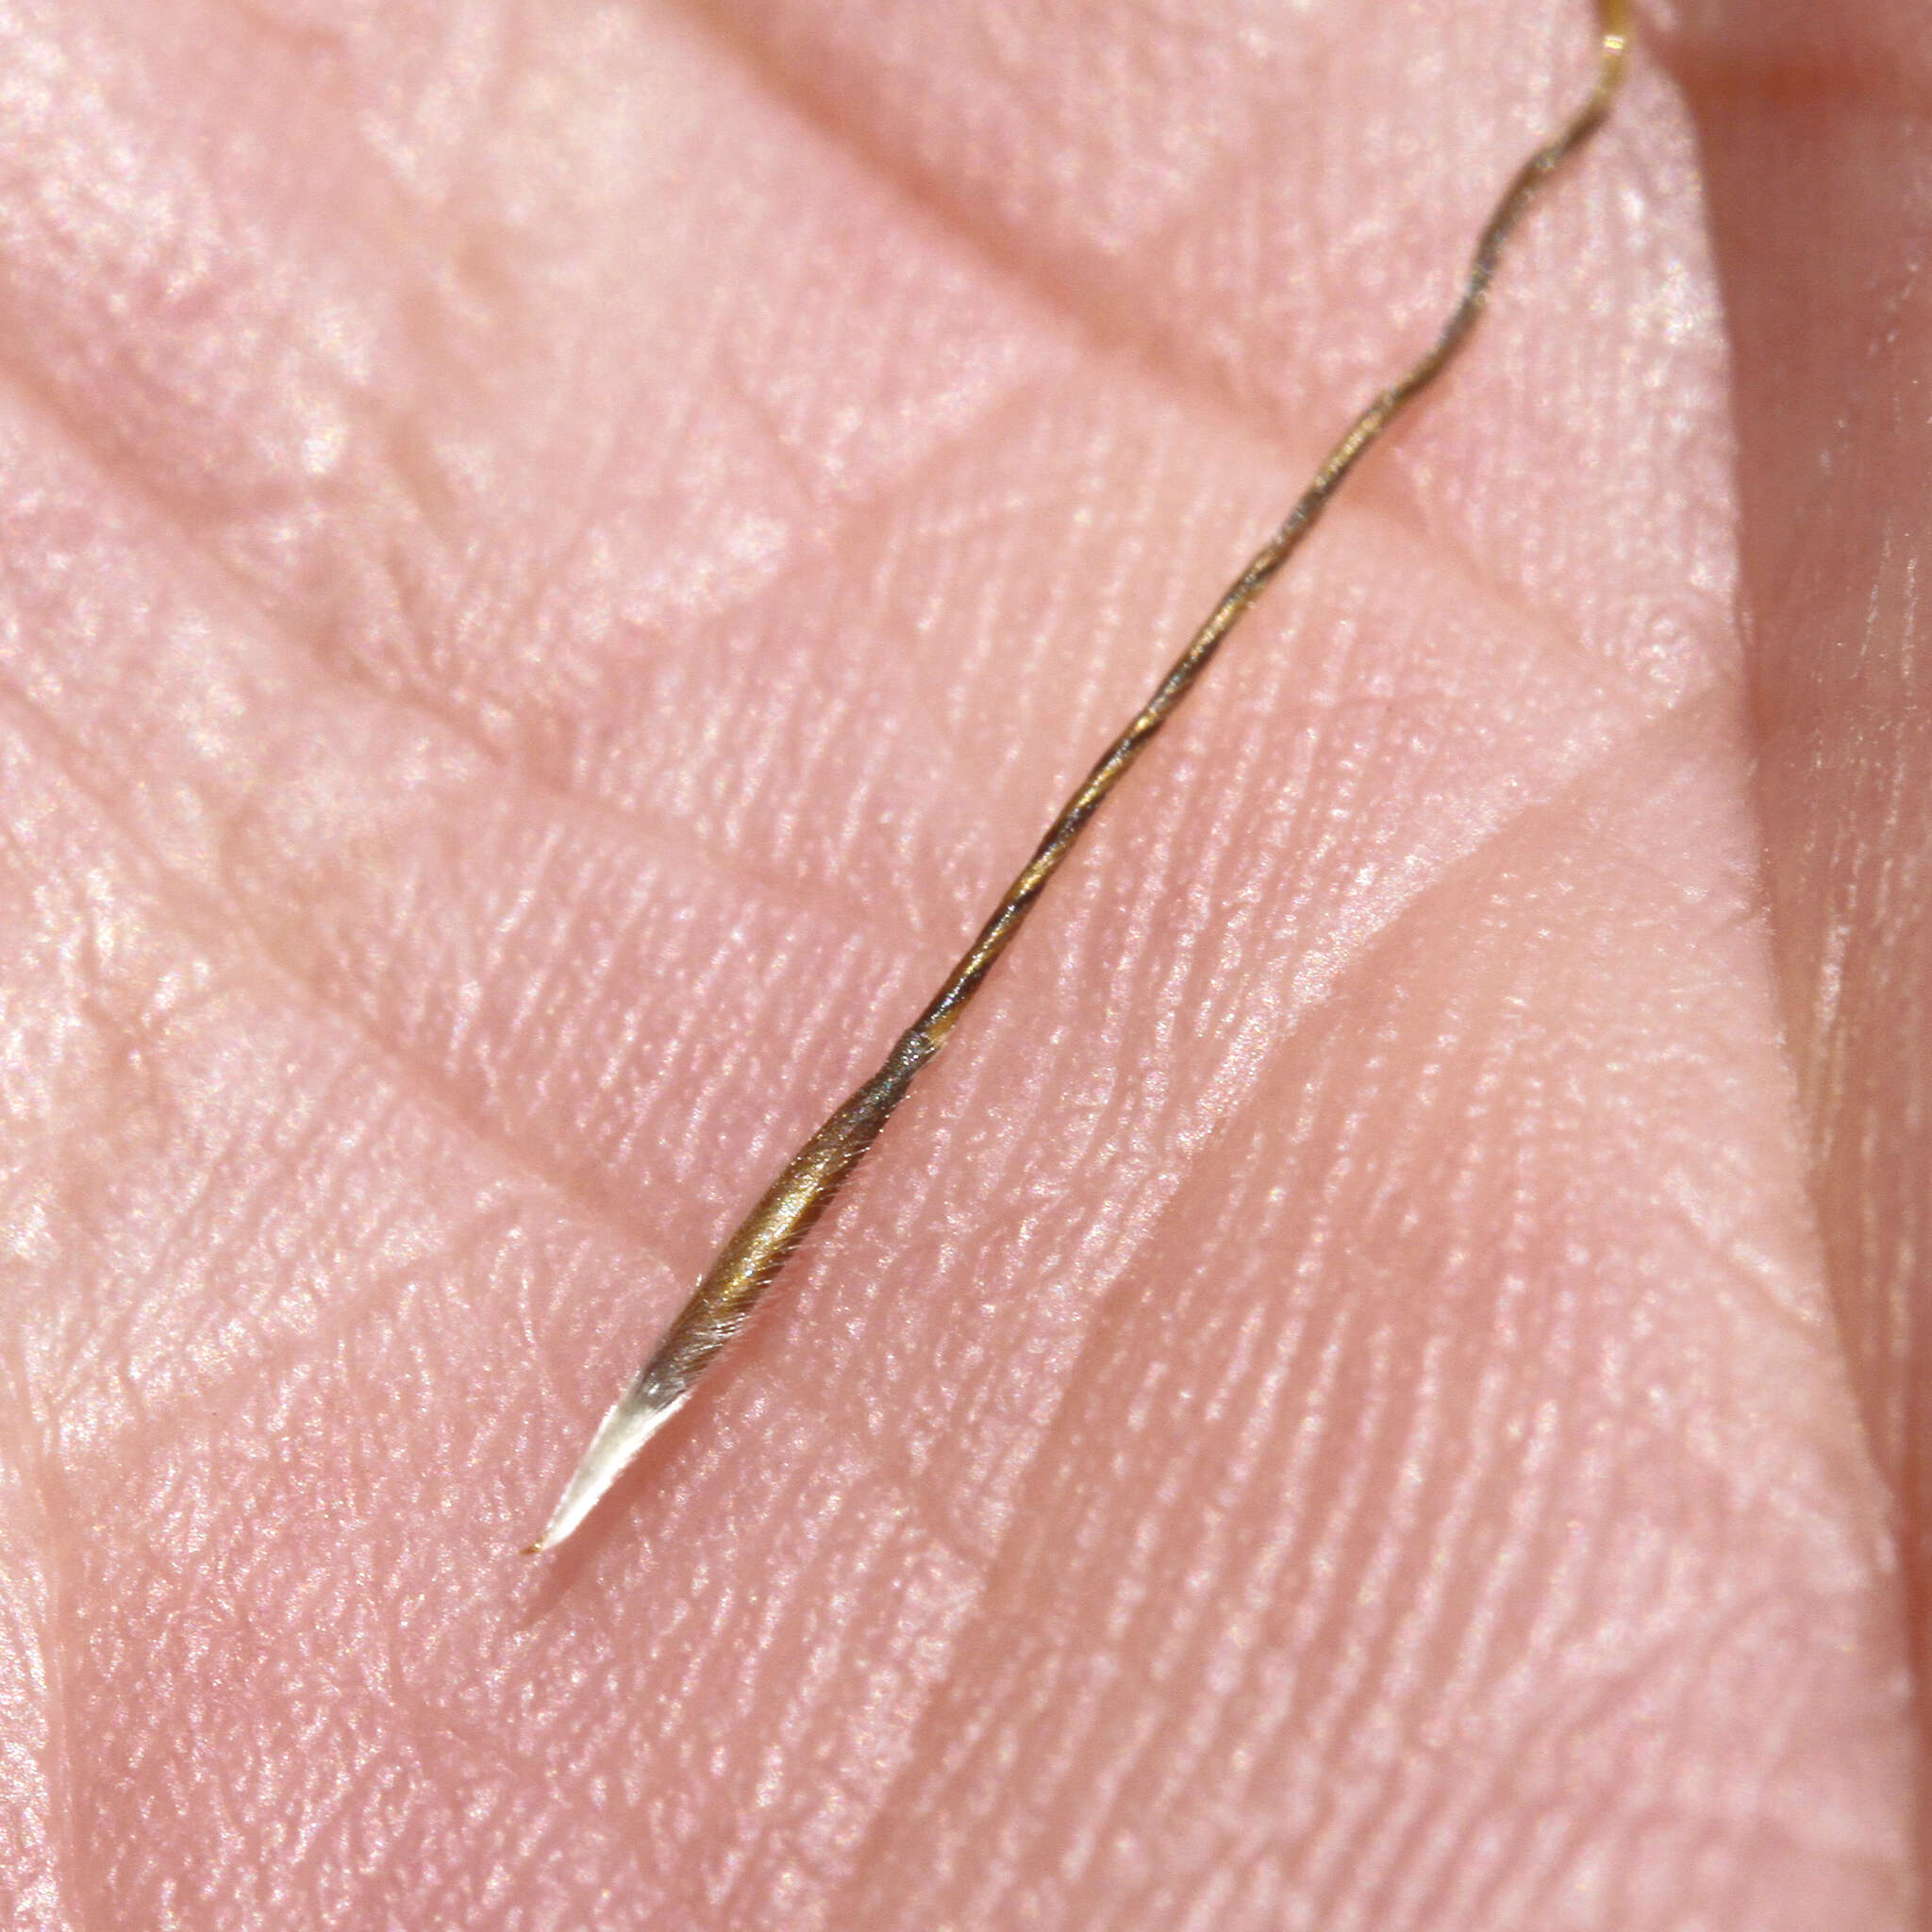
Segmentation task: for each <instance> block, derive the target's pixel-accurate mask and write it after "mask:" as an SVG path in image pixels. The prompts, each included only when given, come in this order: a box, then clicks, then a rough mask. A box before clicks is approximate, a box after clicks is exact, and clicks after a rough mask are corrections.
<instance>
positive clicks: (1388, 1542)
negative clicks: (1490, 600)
mask: <svg viewBox="0 0 1932 1932" xmlns="http://www.w3.org/2000/svg"><path fill="white" fill-rule="evenodd" d="M1678 735H1679V736H1681V733H1680V734H1678ZM1640 870H1641V868H1640ZM1104 1332H1105V1324H1095V1326H1094V1327H1093V1328H1092V1329H1091V1330H1090V1337H1095V1336H1098V1335H1100V1334H1101V1333H1104ZM1405 1460H1412V1458H1405ZM1021 1520H1023V1521H1024V1517H1023V1518H1022V1519H1021ZM1383 1541H1384V1544H1385V1547H1393V1546H1394V1544H1395V1543H1396V1542H1398V1541H1399V1530H1395V1531H1391V1532H1385V1535H1384V1539H1383ZM919 1796H920V1794H918V1793H908V1794H907V1795H906V1798H905V1800H904V1801H902V1802H900V1803H897V1804H889V1805H887V1806H886V1807H882V1810H881V1813H880V1816H881V1817H882V1818H888V1817H892V1816H895V1815H896V1816H899V1817H907V1816H914V1815H924V1812H925V1809H926V1806H925V1804H924V1803H915V1802H913V1801H914V1800H915V1799H916V1798H918V1797H919ZM1373 1922H1374V1923H1381V1921H1380V1920H1379V1918H1376V1919H1374V1921H1373ZM1425 1922H1426V1921H1424V1920H1418V1923H1425Z"/></svg>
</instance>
